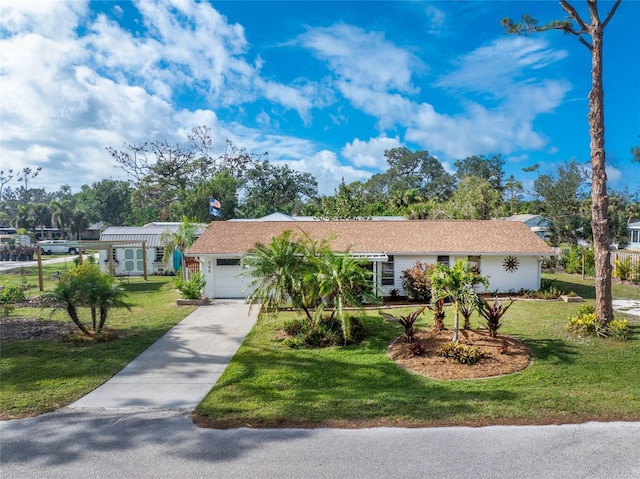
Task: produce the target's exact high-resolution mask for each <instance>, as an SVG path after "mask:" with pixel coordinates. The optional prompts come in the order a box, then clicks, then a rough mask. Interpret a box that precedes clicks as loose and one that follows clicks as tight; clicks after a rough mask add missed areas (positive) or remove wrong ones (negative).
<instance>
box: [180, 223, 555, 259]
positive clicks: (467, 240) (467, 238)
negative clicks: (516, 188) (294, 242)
mask: <svg viewBox="0 0 640 479" xmlns="http://www.w3.org/2000/svg"><path fill="white" fill-rule="evenodd" d="M285 230H291V231H293V232H305V233H307V234H309V236H311V237H312V238H314V239H327V238H329V237H330V236H332V235H335V239H334V240H332V242H331V244H332V247H333V249H334V250H335V251H345V250H347V249H348V248H349V247H350V246H351V247H352V248H351V250H352V251H353V252H356V253H373V252H383V253H387V254H401V253H426V254H428V253H436V254H455V253H461V254H464V253H468V254H506V253H508V254H535V255H540V254H544V255H549V254H553V249H551V248H550V247H549V246H547V244H546V243H545V242H544V241H542V240H541V239H540V238H538V236H537V235H536V234H535V233H533V232H532V231H531V230H530V229H529V228H528V227H527V226H526V225H525V224H524V223H520V222H514V221H501V220H487V221H480V220H477V221H456V220H451V221H426V220H425V221H423V220H419V221H418V220H416V221H385V222H384V223H382V222H379V221H313V222H299V223H293V224H292V223H291V222H290V221H282V222H278V221H271V222H253V221H251V222H241V221H238V222H234V221H228V222H227V221H214V222H212V223H211V224H210V225H209V226H208V227H207V229H206V230H205V231H204V232H203V233H202V235H201V236H200V238H199V239H198V240H197V241H196V242H195V243H194V244H193V246H192V247H191V248H190V249H189V254H194V255H199V254H242V253H244V252H246V251H247V250H248V249H250V248H252V247H253V246H254V245H255V244H256V243H268V242H269V241H271V239H272V238H274V237H275V236H278V235H279V234H280V233H282V232H283V231H285Z"/></svg>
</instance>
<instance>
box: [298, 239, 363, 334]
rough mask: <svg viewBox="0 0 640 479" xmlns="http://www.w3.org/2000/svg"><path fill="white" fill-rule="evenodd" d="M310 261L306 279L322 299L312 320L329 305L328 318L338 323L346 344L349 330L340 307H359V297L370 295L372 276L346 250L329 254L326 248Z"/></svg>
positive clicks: (360, 303)
mask: <svg viewBox="0 0 640 479" xmlns="http://www.w3.org/2000/svg"><path fill="white" fill-rule="evenodd" d="M312 260H313V262H314V263H315V271H312V272H310V273H309V274H308V275H307V277H306V279H307V281H308V282H311V281H313V282H314V283H315V286H316V288H317V291H318V294H319V297H320V298H322V302H321V303H320V305H319V307H318V309H317V310H316V320H318V319H319V318H320V317H321V316H322V313H323V311H324V308H325V307H326V306H327V305H333V311H332V313H331V317H334V316H337V318H338V319H339V320H340V323H341V325H342V335H343V338H344V342H345V345H346V344H347V342H348V341H349V339H350V338H351V328H350V322H349V320H348V318H347V317H346V316H345V314H344V307H345V306H361V305H362V298H363V295H366V294H367V293H368V292H371V291H370V290H371V288H372V284H371V276H372V274H373V273H372V272H371V271H369V270H368V269H366V268H365V267H364V266H365V262H364V261H362V260H360V259H357V258H354V257H353V256H350V255H349V252H348V251H347V252H345V253H333V252H332V251H330V250H329V248H328V247H327V248H325V249H324V251H323V252H322V254H321V255H319V256H314V257H313V259H312ZM371 296H373V295H371Z"/></svg>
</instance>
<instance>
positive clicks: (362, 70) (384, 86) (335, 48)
mask: <svg viewBox="0 0 640 479" xmlns="http://www.w3.org/2000/svg"><path fill="white" fill-rule="evenodd" d="M299 41H300V42H301V43H302V45H303V46H304V47H305V48H308V49H309V50H311V51H312V52H313V53H314V54H315V55H316V56H317V57H318V58H320V59H322V60H325V61H326V62H327V63H328V64H329V67H330V68H331V70H332V71H333V72H334V73H335V75H337V77H338V78H340V79H341V81H343V82H346V83H349V84H353V85H355V86H357V87H366V88H369V89H372V90H377V91H387V90H396V91H401V92H413V91H415V87H414V86H413V85H412V82H411V76H412V74H413V71H414V70H415V69H417V68H420V67H421V65H422V63H421V62H420V60H419V59H418V58H417V57H416V56H415V55H413V54H412V53H410V52H408V51H407V50H404V49H402V48H399V47H397V46H395V45H393V44H392V43H391V42H388V41H387V40H386V39H385V38H384V35H383V34H382V33H378V32H366V31H365V30H363V29H361V28H358V27H355V26H352V25H345V24H338V25H334V26H332V27H328V28H313V29H309V30H308V31H307V32H306V33H304V34H302V35H300V37H299Z"/></svg>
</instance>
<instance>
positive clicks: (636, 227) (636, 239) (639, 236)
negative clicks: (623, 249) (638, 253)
mask: <svg viewBox="0 0 640 479" xmlns="http://www.w3.org/2000/svg"><path fill="white" fill-rule="evenodd" d="M627 230H628V231H629V244H628V245H627V248H628V249H638V250H640V221H635V222H633V223H629V224H627Z"/></svg>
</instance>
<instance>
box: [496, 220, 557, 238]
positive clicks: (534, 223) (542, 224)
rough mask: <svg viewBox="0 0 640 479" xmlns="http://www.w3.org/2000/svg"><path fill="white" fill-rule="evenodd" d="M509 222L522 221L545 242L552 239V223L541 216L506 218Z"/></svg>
mask: <svg viewBox="0 0 640 479" xmlns="http://www.w3.org/2000/svg"><path fill="white" fill-rule="evenodd" d="M505 220H507V221H521V222H523V223H524V224H525V225H527V226H528V227H529V228H531V231H533V232H534V233H535V234H537V235H538V236H539V237H540V238H542V239H543V240H545V241H546V240H548V239H549V238H551V222H550V221H549V220H548V219H547V218H544V217H543V216H540V215H531V214H521V215H511V216H508V217H506V218H505Z"/></svg>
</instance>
